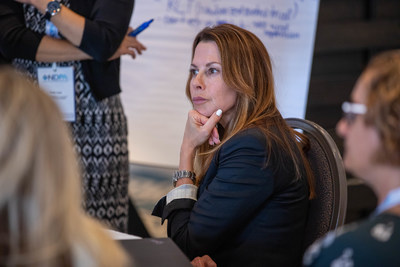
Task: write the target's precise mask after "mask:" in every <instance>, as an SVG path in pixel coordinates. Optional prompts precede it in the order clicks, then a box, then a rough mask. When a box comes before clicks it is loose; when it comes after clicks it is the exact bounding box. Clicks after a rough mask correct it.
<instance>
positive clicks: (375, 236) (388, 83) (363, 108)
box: [303, 50, 400, 266]
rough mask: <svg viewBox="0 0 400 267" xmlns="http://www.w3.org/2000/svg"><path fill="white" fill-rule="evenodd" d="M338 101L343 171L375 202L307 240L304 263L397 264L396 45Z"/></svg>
mask: <svg viewBox="0 0 400 267" xmlns="http://www.w3.org/2000/svg"><path fill="white" fill-rule="evenodd" d="M351 101H352V102H345V103H343V105H342V109H343V112H344V116H343V118H342V119H341V120H340V121H339V122H338V124H337V128H336V130H337V133H338V134H339V136H341V137H342V138H343V139H344V155H343V160H344V164H345V167H346V169H347V171H349V172H351V173H352V174H353V175H355V176H356V177H359V178H361V179H362V180H363V181H364V182H365V183H366V184H367V185H368V186H370V187H371V188H372V190H373V191H374V193H375V194H376V196H377V199H378V206H377V208H376V209H375V211H374V212H373V214H372V215H371V216H370V217H369V218H368V219H367V220H365V221H362V222H357V223H352V224H350V225H345V226H344V227H342V228H341V229H340V230H338V231H336V232H330V233H328V234H327V235H326V236H325V237H324V238H322V239H320V240H317V241H316V242H315V243H314V244H313V245H311V246H310V247H309V248H308V250H307V252H306V253H305V255H304V258H303V264H304V266H400V253H398V249H399V248H400V50H393V51H387V52H383V53H381V54H379V55H377V56H376V57H374V58H373V59H372V60H371V61H370V63H369V64H368V65H367V68H366V69H365V70H364V72H363V73H362V74H361V76H360V78H359V79H358V81H357V83H356V85H355V87H354V89H353V92H352V94H351Z"/></svg>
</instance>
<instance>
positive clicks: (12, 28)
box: [0, 0, 43, 60]
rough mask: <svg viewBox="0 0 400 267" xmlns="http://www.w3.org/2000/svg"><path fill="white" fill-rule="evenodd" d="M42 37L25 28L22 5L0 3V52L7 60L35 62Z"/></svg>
mask: <svg viewBox="0 0 400 267" xmlns="http://www.w3.org/2000/svg"><path fill="white" fill-rule="evenodd" d="M42 37H43V35H42V34H39V33H35V32H33V31H31V30H29V29H28V28H26V27H25V19H24V14H23V7H22V4H20V3H18V2H15V1H13V0H1V1H0V52H1V54H2V55H3V57H4V58H5V59H7V60H12V59H14V58H23V59H30V60H35V58H36V52H37V49H38V47H39V44H40V41H41V40H42Z"/></svg>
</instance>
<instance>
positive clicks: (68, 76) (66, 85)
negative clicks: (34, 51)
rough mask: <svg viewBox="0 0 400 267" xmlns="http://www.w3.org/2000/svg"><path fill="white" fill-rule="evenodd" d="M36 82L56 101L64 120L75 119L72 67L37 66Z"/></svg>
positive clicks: (54, 64)
mask: <svg viewBox="0 0 400 267" xmlns="http://www.w3.org/2000/svg"><path fill="white" fill-rule="evenodd" d="M37 72H38V82H39V85H40V87H42V88H43V89H44V90H45V91H46V92H47V93H48V94H49V95H50V96H51V97H52V98H53V100H54V101H55V102H56V103H57V105H58V107H59V108H60V110H61V112H62V114H63V115H64V120H66V121H71V122H72V121H75V117H76V114H75V90H74V70H73V67H72V66H71V67H58V66H57V65H56V63H53V66H52V67H51V68H38V70H37Z"/></svg>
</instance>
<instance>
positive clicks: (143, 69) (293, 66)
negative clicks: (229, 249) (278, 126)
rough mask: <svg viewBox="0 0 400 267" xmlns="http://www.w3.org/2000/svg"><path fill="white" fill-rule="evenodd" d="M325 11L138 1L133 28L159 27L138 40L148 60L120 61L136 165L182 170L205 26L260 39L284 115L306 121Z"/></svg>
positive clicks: (257, 1) (289, 2) (299, 1)
mask: <svg viewBox="0 0 400 267" xmlns="http://www.w3.org/2000/svg"><path fill="white" fill-rule="evenodd" d="M318 7H319V0H245V1H244V0H213V1H211V0H136V1H135V10H134V13H133V16H132V20H131V23H130V25H131V26H132V27H133V28H136V27H137V26H138V25H140V24H141V23H142V22H144V21H147V20H149V19H152V18H153V19H154V21H153V23H152V24H151V25H150V26H149V28H147V29H146V30H145V31H143V32H142V33H141V34H139V35H138V37H137V38H138V40H139V41H140V42H142V43H143V44H144V45H145V46H146V47H147V50H146V51H145V52H144V54H143V55H141V56H139V57H137V58H136V59H135V60H132V59H131V58H130V57H129V56H123V57H122V59H121V87H122V90H123V91H122V94H121V97H122V102H123V105H124V108H125V112H126V115H127V118H128V131H129V138H128V145H129V153H130V161H131V162H133V163H137V164H145V165H154V166H165V167H176V166H178V163H179V150H180V144H181V140H182V137H183V130H184V127H185V123H186V118H187V112H188V111H189V110H190V109H191V105H190V102H189V101H188V100H187V99H186V96H185V85H186V79H187V76H188V73H189V66H190V63H191V62H190V60H191V59H190V57H191V47H192V41H193V39H194V37H195V36H196V34H197V33H198V32H199V31H200V30H201V29H202V28H204V27H205V26H210V25H216V24H220V23H224V22H227V23H232V24H236V25H238V26H240V27H243V28H245V29H248V30H250V31H251V32H253V33H254V34H256V35H257V36H258V37H259V38H260V39H261V40H262V41H263V43H264V45H265V46H266V48H267V50H268V51H269V53H270V56H271V59H272V63H273V72H274V76H275V85H276V97H277V103H278V108H279V110H280V111H281V113H282V115H283V116H284V117H300V118H304V115H305V111H306V102H307V95H308V86H309V79H310V71H311V63H312V55H313V48H314V39H315V30H316V22H317V17H318Z"/></svg>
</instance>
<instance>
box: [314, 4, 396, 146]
mask: <svg viewBox="0 0 400 267" xmlns="http://www.w3.org/2000/svg"><path fill="white" fill-rule="evenodd" d="M393 48H400V0H320V8H319V16H318V25H317V33H316V40H315V49H314V57H313V65H312V71H311V78H310V88H309V95H308V106H307V110H306V118H307V119H309V120H311V121H314V122H316V123H318V124H320V125H321V126H322V127H324V128H325V129H327V130H328V132H329V133H330V134H331V135H332V137H333V138H334V139H335V141H336V143H337V144H338V147H339V149H340V150H341V151H342V141H341V140H340V138H338V137H337V136H336V134H335V125H336V123H337V122H338V120H339V119H340V116H341V114H342V112H341V103H342V102H343V101H346V100H348V99H349V96H350V92H351V90H352V87H353V86H354V84H355V82H356V80H357V77H358V76H359V75H360V73H361V72H362V70H363V68H364V67H365V65H366V63H367V62H368V60H369V59H370V58H371V56H373V55H374V54H376V53H377V52H379V51H382V50H387V49H393Z"/></svg>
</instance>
